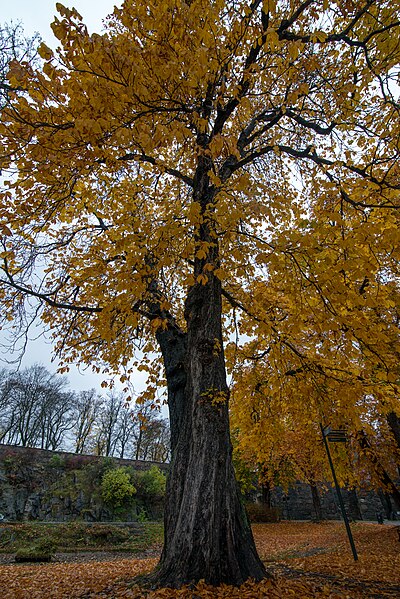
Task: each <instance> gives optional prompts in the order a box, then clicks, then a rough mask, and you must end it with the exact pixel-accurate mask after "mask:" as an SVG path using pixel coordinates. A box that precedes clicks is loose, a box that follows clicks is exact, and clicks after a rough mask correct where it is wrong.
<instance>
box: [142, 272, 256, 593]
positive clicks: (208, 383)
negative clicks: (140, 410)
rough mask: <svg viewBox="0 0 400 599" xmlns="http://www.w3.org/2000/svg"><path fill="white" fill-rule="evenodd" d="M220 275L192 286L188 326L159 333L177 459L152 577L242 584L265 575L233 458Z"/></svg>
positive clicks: (164, 581)
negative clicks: (162, 540)
mask: <svg viewBox="0 0 400 599" xmlns="http://www.w3.org/2000/svg"><path fill="white" fill-rule="evenodd" d="M219 286H220V282H219V281H218V279H216V278H212V279H211V281H210V282H209V283H208V284H207V285H197V286H195V287H193V288H192V290H191V292H190V294H189V297H188V300H187V305H186V318H187V324H188V332H187V334H183V333H181V332H178V331H176V330H171V331H166V332H163V333H161V335H159V343H160V345H161V347H162V352H163V356H164V361H165V368H166V374H167V381H168V393H169V404H170V417H171V430H172V461H171V468H170V475H169V479H168V483H167V503H166V508H165V544H164V549H163V553H162V557H161V561H160V564H159V568H158V571H157V572H156V573H155V575H154V578H153V581H154V583H155V584H157V585H159V586H172V587H179V586H181V585H183V584H186V583H195V582H197V581H199V580H201V579H205V581H206V582H208V583H210V584H220V583H228V584H234V585H239V584H241V583H242V582H244V581H245V580H246V579H248V578H255V579H257V580H259V579H261V578H263V577H264V576H265V575H266V572H265V569H264V566H263V564H262V562H261V561H260V559H259V557H258V555H257V552H256V549H255V545H254V541H253V536H252V532H251V528H250V525H249V523H248V519H247V516H246V513H245V511H244V508H243V506H242V504H241V501H240V496H239V491H238V487H237V484H236V480H235V476H234V471H233V466H232V460H231V457H232V447H231V442H230V435H229V417H228V396H229V392H228V388H227V385H226V374H225V363H224V354H223V350H222V335H221V293H220V289H219V288H218V287H219Z"/></svg>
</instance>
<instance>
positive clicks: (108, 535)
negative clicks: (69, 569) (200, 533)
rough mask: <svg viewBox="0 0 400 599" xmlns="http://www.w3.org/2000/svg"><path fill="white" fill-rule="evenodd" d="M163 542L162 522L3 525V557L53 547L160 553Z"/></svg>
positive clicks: (0, 548)
mask: <svg viewBox="0 0 400 599" xmlns="http://www.w3.org/2000/svg"><path fill="white" fill-rule="evenodd" d="M162 539H163V525H162V524H161V523H159V522H143V523H136V522H134V523H129V524H124V525H121V524H117V523H112V524H111V523H93V524H88V523H86V522H66V523H60V524H45V523H37V522H30V523H15V524H14V523H13V524H10V523H7V524H1V525H0V553H17V552H22V554H23V552H28V553H29V552H30V551H32V550H33V549H34V548H36V547H43V546H50V547H53V549H54V551H58V552H76V551H78V552H79V551H118V552H121V551H126V552H132V553H142V552H147V551H149V550H151V549H154V550H156V549H158V548H159V547H160V545H161V543H162Z"/></svg>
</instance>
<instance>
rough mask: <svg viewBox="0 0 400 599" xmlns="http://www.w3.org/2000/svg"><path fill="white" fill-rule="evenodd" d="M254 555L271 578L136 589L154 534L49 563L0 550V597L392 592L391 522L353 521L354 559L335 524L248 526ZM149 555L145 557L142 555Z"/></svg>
mask: <svg viewBox="0 0 400 599" xmlns="http://www.w3.org/2000/svg"><path fill="white" fill-rule="evenodd" d="M253 530H254V536H255V539H256V544H257V548H258V551H259V554H260V556H261V558H262V559H263V560H264V561H265V564H266V566H267V568H268V569H269V570H270V571H272V572H273V574H274V578H273V579H272V580H266V581H264V582H261V583H258V584H254V583H252V582H249V583H247V584H245V585H243V586H242V587H241V588H239V589H234V588H232V587H227V586H224V587H219V588H212V587H207V586H206V585H203V584H200V585H198V586H197V587H196V589H192V590H189V589H181V590H180V591H173V590H167V589H162V590H159V591H156V592H149V593H145V592H143V591H142V590H141V589H140V588H139V587H137V586H135V585H134V584H133V583H132V578H133V577H134V576H135V575H137V574H139V573H142V572H145V571H148V570H150V569H151V568H153V567H154V565H155V564H156V562H157V558H156V557H154V555H155V554H156V553H157V551H159V544H158V542H157V539H155V538H154V539H153V540H152V541H151V542H149V543H148V545H147V547H146V548H144V547H142V551H139V552H138V551H136V552H135V554H133V553H121V552H118V553H112V552H110V551H104V550H102V551H100V552H99V551H86V552H80V553H57V554H56V557H55V560H54V561H53V562H52V563H50V564H32V565H19V564H14V563H6V562H7V561H10V560H11V554H3V555H2V561H3V563H2V565H0V589H1V590H2V592H1V593H0V596H1V597H2V598H3V597H4V599H25V598H26V599H28V598H29V599H53V598H54V599H78V598H80V599H122V598H132V599H145V598H146V599H181V598H182V599H212V598H214V597H215V598H216V599H219V598H221V599H222V598H224V599H228V598H229V599H258V598H265V599H270V598H271V599H272V598H290V597H293V598H295V599H307V598H311V597H325V598H332V599H333V598H335V599H337V598H341V597H343V598H349V599H361V598H362V599H369V598H379V597H399V596H400V552H399V550H400V542H399V538H400V537H399V534H398V531H399V530H400V528H399V527H396V526H394V525H379V524H369V523H357V524H353V525H352V530H353V534H354V538H355V542H356V546H357V550H358V553H359V561H358V562H354V560H353V557H352V554H351V551H350V547H349V544H348V541H347V537H346V533H345V529H344V526H343V524H342V523H340V522H325V523H320V524H315V523H310V522H280V523H277V524H255V525H253ZM149 556H151V557H149Z"/></svg>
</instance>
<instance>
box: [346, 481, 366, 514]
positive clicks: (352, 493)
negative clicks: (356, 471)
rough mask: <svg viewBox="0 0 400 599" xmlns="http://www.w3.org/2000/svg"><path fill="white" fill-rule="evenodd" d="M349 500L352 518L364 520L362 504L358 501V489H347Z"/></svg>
mask: <svg viewBox="0 0 400 599" xmlns="http://www.w3.org/2000/svg"><path fill="white" fill-rule="evenodd" d="M347 500H348V503H349V516H350V518H351V519H352V520H362V519H363V517H362V513H361V509H360V504H359V502H358V496H357V491H356V490H355V489H349V490H348V491H347Z"/></svg>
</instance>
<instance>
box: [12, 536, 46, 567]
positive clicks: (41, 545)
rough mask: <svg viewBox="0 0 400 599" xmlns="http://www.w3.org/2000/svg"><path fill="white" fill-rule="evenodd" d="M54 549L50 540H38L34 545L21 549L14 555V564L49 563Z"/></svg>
mask: <svg viewBox="0 0 400 599" xmlns="http://www.w3.org/2000/svg"><path fill="white" fill-rule="evenodd" d="M55 549H56V544H55V543H54V542H53V541H52V540H51V539H46V538H44V539H40V541H38V542H37V543H35V544H34V545H30V546H28V547H23V548H20V549H18V550H17V552H16V553H15V561H16V562H50V561H51V558H52V555H53V553H54V551H55Z"/></svg>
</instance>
